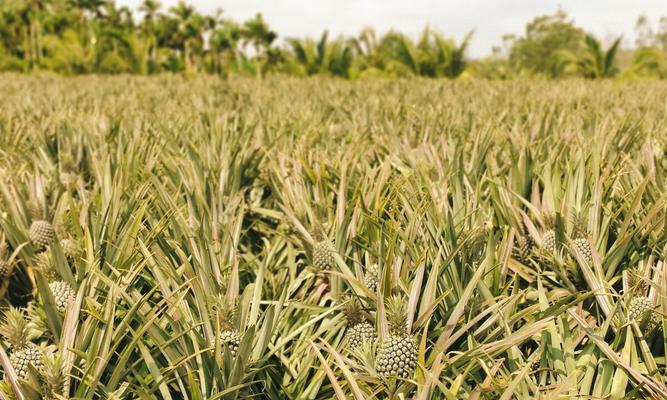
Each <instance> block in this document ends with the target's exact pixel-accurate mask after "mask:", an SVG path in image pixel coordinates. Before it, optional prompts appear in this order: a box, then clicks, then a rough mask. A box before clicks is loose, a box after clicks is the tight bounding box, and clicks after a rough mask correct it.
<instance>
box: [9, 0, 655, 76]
mask: <svg viewBox="0 0 667 400" xmlns="http://www.w3.org/2000/svg"><path fill="white" fill-rule="evenodd" d="M636 30H637V37H638V39H637V43H635V46H634V47H633V48H632V49H623V48H622V46H621V42H622V38H621V37H618V38H614V40H611V41H610V43H608V44H607V45H604V44H603V43H602V41H601V40H600V39H598V38H596V37H595V36H593V35H592V34H590V33H587V32H586V31H585V30H584V29H583V28H581V27H578V26H576V25H575V24H574V22H573V21H572V20H571V19H570V18H569V16H568V15H567V14H566V13H565V12H563V11H557V12H556V13H554V14H553V15H545V16H539V17H536V18H534V19H533V20H532V21H530V22H529V23H528V24H527V26H526V29H525V32H524V33H523V34H522V35H518V36H516V35H507V36H505V37H503V38H502V45H501V46H498V47H497V48H494V52H493V55H491V56H489V57H486V58H483V59H477V60H472V59H470V58H469V57H467V55H466V50H467V49H468V46H469V44H470V41H471V40H472V38H473V32H470V33H469V34H468V35H466V36H465V37H464V38H463V39H462V40H461V41H459V42H457V41H455V40H453V39H451V38H448V37H445V36H444V35H442V34H441V33H439V32H436V31H434V30H432V29H429V28H428V27H427V28H425V29H424V31H423V32H422V34H421V35H420V37H418V38H417V39H416V40H414V39H412V38H410V37H409V36H407V35H404V34H402V33H400V32H397V31H390V32H388V33H385V34H383V35H378V34H376V32H375V31H374V30H372V29H365V30H363V31H362V32H361V33H360V34H359V35H358V36H355V37H343V36H339V37H335V38H332V37H330V35H329V34H328V32H326V31H325V32H324V33H323V34H322V35H321V36H320V37H319V38H316V39H312V38H286V39H285V40H281V41H279V40H278V35H277V34H276V32H275V31H273V30H272V29H271V28H270V26H269V25H268V24H267V22H266V21H265V20H264V19H263V17H262V15H261V14H257V15H256V16H255V17H254V18H252V19H249V20H247V21H244V22H237V21H234V20H232V19H230V18H227V17H226V16H225V15H224V14H223V13H222V11H217V12H216V13H214V14H212V15H205V14H201V13H199V12H198V11H197V10H196V9H195V8H194V7H192V6H190V5H188V4H186V3H185V2H180V3H178V4H177V5H176V6H174V7H170V8H168V9H163V8H162V6H161V4H160V3H159V2H158V1H156V0H144V2H143V3H142V4H141V6H140V7H139V9H138V13H133V12H132V10H130V9H129V8H128V7H124V6H123V7H119V6H117V5H116V4H115V3H114V1H113V0H3V1H2V3H1V4H0V71H20V72H29V71H39V70H49V71H55V72H57V73H61V74H85V73H102V74H116V73H133V74H143V75H149V74H157V73H162V72H176V73H185V74H194V73H212V74H220V75H223V76H225V75H228V74H252V75H257V76H262V75H264V74H269V73H283V74H290V75H298V76H307V75H314V74H326V75H332V76H338V77H342V78H346V79H357V78H363V77H367V76H381V77H401V76H410V75H419V76H426V77H434V78H438V77H445V78H456V77H459V76H461V75H464V76H477V77H481V78H488V79H509V78H513V77H520V76H538V77H545V78H560V77H572V76H579V77H585V78H591V79H594V78H609V77H614V76H619V75H620V76H621V77H628V78H642V77H648V78H665V77H667V64H666V58H665V54H667V18H662V19H661V20H660V23H659V26H658V27H657V28H656V29H654V28H653V27H652V26H651V24H650V23H649V21H648V20H647V19H646V18H645V17H641V18H640V19H639V20H638V21H637V25H636Z"/></svg>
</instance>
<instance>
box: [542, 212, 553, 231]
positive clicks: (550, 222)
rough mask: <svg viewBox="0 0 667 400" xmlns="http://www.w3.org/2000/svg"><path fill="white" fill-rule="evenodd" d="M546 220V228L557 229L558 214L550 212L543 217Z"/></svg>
mask: <svg viewBox="0 0 667 400" xmlns="http://www.w3.org/2000/svg"><path fill="white" fill-rule="evenodd" d="M542 221H543V222H544V229H547V230H549V229H556V214H554V213H549V214H546V215H545V216H543V217H542Z"/></svg>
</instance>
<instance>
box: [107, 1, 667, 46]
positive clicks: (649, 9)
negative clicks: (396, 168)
mask: <svg viewBox="0 0 667 400" xmlns="http://www.w3.org/2000/svg"><path fill="white" fill-rule="evenodd" d="M142 1H143V0H116V3H117V4H121V5H129V6H130V7H137V6H138V5H139V4H140V3H141V2H142ZM177 2H178V0H161V3H162V5H163V7H164V8H167V7H169V6H172V5H174V4H176V3H177ZM186 3H189V4H193V5H194V6H195V7H196V8H197V9H198V10H199V11H201V12H205V13H212V12H213V11H215V10H216V9H218V8H222V10H223V13H224V15H226V16H227V17H228V18H233V19H235V20H238V21H243V20H246V19H248V18H251V17H253V16H254V15H255V14H256V13H258V12H261V13H262V14H263V16H264V18H265V20H266V21H267V22H268V23H269V25H270V26H271V28H273V29H274V30H275V31H277V32H278V34H279V36H280V37H283V38H284V37H294V36H299V37H301V36H312V37H316V36H319V35H320V34H321V33H322V31H323V30H324V29H328V30H329V31H330V33H331V34H333V35H335V34H345V35H356V34H358V33H359V32H360V31H361V30H362V29H363V28H364V27H367V26H370V27H373V28H375V30H376V31H377V32H379V33H382V32H386V31H387V30H389V29H397V30H400V31H401V32H404V33H407V34H409V35H411V36H413V37H416V36H417V35H418V34H419V32H421V30H422V29H423V27H424V26H425V25H429V26H430V27H431V28H433V29H434V30H437V31H438V32H441V33H444V34H445V35H446V36H450V37H454V38H457V39H459V40H460V39H461V38H462V37H463V36H464V35H465V34H466V33H467V32H468V31H470V30H472V29H474V30H475V36H474V38H473V41H472V43H471V46H470V53H469V54H470V55H472V56H473V57H481V56H485V55H488V54H490V53H491V48H492V47H493V46H495V45H499V44H501V36H502V35H503V34H506V33H515V34H521V33H522V32H523V30H524V27H525V25H526V22H528V21H530V20H531V19H532V18H533V17H534V16H536V15H542V14H551V13H553V12H554V11H556V10H557V9H558V7H559V6H560V7H561V8H562V9H564V10H565V11H567V12H568V13H569V14H570V16H571V17H572V18H573V19H574V21H575V23H577V24H578V25H579V26H582V27H583V28H585V29H586V30H587V31H590V32H592V33H594V34H596V35H597V36H599V37H601V38H603V39H609V38H610V37H612V36H613V35H619V34H623V35H624V38H625V40H626V42H628V43H632V42H633V41H634V32H633V28H634V25H635V22H636V21H637V18H638V17H639V16H640V15H642V14H645V15H646V16H647V17H648V18H649V20H651V21H652V23H653V24H654V26H656V25H657V23H658V20H659V18H660V16H667V0H560V1H549V0H440V1H437V0H189V1H186Z"/></svg>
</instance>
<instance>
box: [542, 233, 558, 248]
mask: <svg viewBox="0 0 667 400" xmlns="http://www.w3.org/2000/svg"><path fill="white" fill-rule="evenodd" d="M542 247H543V248H544V249H545V250H546V251H548V252H549V253H555V252H556V231H554V230H553V229H549V230H548V231H546V232H544V234H543V235H542Z"/></svg>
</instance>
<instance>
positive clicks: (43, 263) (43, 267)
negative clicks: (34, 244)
mask: <svg viewBox="0 0 667 400" xmlns="http://www.w3.org/2000/svg"><path fill="white" fill-rule="evenodd" d="M35 268H36V269H37V270H39V271H40V272H41V273H42V274H44V276H45V277H46V279H47V280H48V281H49V282H51V281H57V280H59V279H60V275H59V274H58V272H57V271H56V268H55V264H54V262H53V257H52V256H51V252H50V251H45V252H42V253H39V254H37V255H36V256H35Z"/></svg>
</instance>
